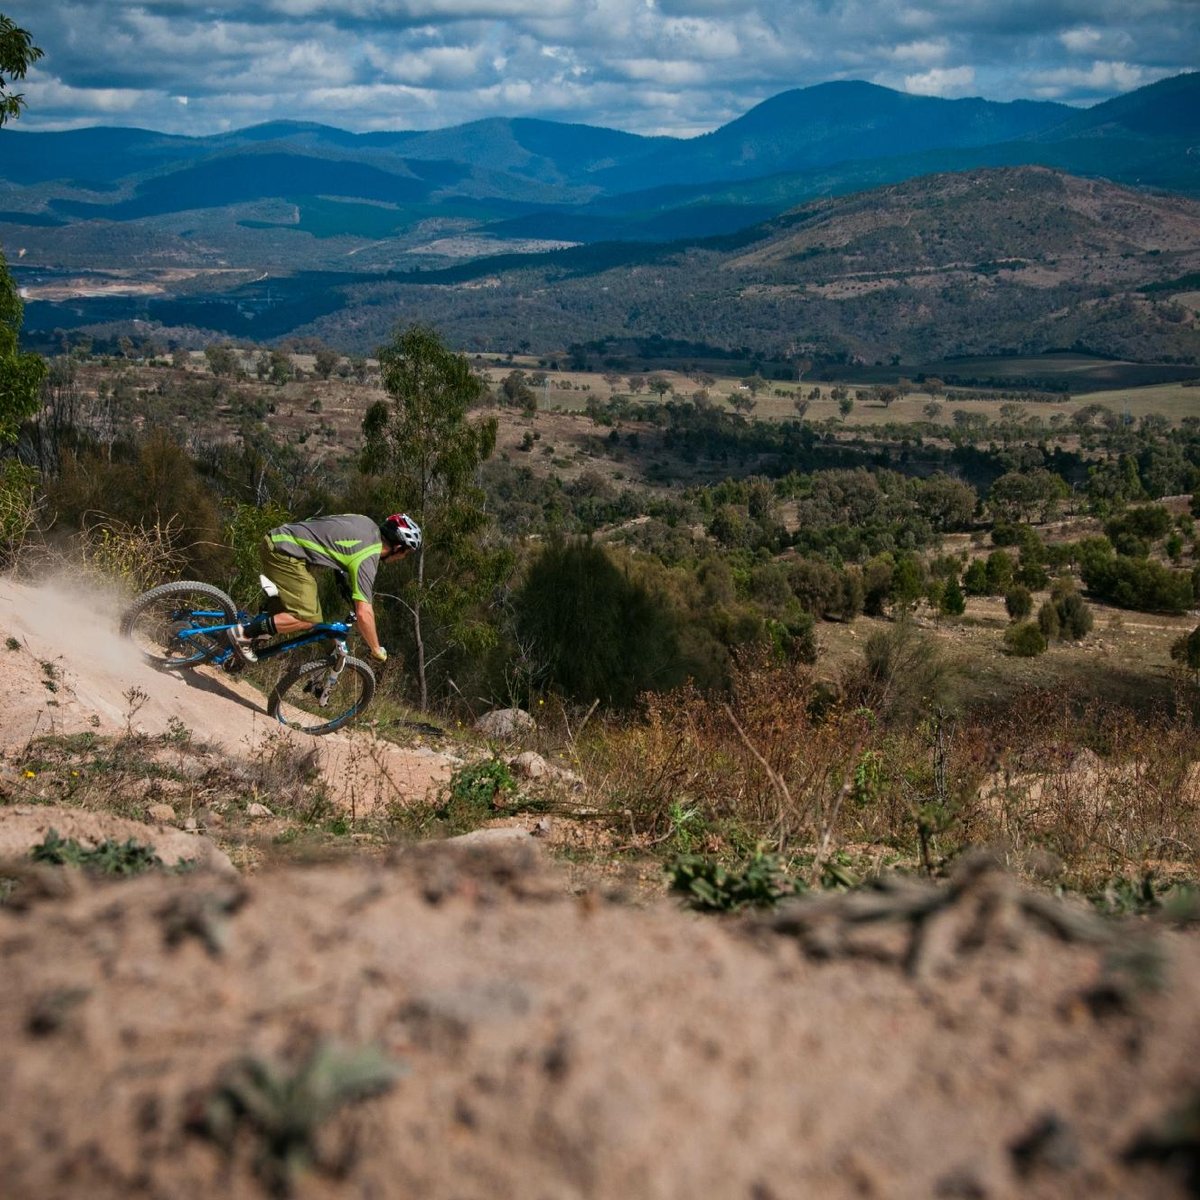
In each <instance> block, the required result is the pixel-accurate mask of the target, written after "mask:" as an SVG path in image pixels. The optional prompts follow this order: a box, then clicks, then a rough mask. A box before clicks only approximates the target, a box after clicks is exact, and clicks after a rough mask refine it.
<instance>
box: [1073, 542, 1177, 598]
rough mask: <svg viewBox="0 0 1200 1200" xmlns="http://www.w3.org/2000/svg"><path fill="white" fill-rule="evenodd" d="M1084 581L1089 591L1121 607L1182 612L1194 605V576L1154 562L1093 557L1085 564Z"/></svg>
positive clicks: (1128, 558)
mask: <svg viewBox="0 0 1200 1200" xmlns="http://www.w3.org/2000/svg"><path fill="white" fill-rule="evenodd" d="M1083 581H1084V583H1085V584H1086V585H1087V588H1088V590H1089V591H1091V592H1093V593H1095V595H1097V596H1099V597H1100V599H1102V600H1107V601H1108V602H1109V603H1110V604H1115V605H1117V607H1119V608H1132V609H1136V610H1137V611H1139V612H1164V613H1182V612H1187V610H1188V609H1189V608H1191V606H1192V601H1193V592H1192V576H1191V574H1190V573H1189V572H1186V571H1172V570H1170V569H1169V568H1168V567H1164V566H1163V565H1162V563H1158V562H1154V561H1152V560H1151V559H1144V558H1130V557H1128V556H1126V555H1121V554H1112V553H1110V554H1108V555H1100V554H1095V555H1089V556H1088V557H1087V559H1086V560H1085V561H1084V562H1083Z"/></svg>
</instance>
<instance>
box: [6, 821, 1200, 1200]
mask: <svg viewBox="0 0 1200 1200" xmlns="http://www.w3.org/2000/svg"><path fill="white" fill-rule="evenodd" d="M13 870H16V871H17V874H16V875H15V876H13V878H14V879H15V880H16V882H15V885H14V884H9V885H7V886H8V888H9V896H8V899H7V901H6V902H5V903H4V904H3V905H0V1039H2V1044H3V1046H4V1054H3V1055H2V1056H0V1097H3V1104H4V1112H5V1119H4V1121H3V1122H0V1180H2V1181H3V1183H2V1186H0V1191H2V1192H3V1194H4V1195H6V1196H14V1197H33V1196H37V1197H88V1198H89V1200H91V1198H104V1197H112V1198H114V1200H115V1198H117V1197H121V1198H126V1197H142V1196H145V1197H169V1198H171V1200H185V1198H188V1197H197V1198H199V1197H205V1198H208V1197H212V1196H216V1195H223V1196H230V1197H255V1196H261V1195H288V1194H290V1195H295V1196H300V1197H322V1198H325V1197H351V1196H353V1197H379V1198H390V1197H422V1198H424V1200H441V1198H445V1200H451V1198H453V1200H471V1198H475V1197H478V1198H496V1197H504V1198H512V1200H574V1198H576V1197H578V1198H585V1197H587V1198H591V1197H596V1198H601V1197H603V1198H612V1200H631V1198H636V1200H641V1198H647V1200H657V1198H664V1200H665V1198H683V1197H695V1196H708V1197H714V1198H715V1200H725V1198H744V1200H784V1198H791V1197H823V1198H824V1197H863V1196H867V1197H871V1196H878V1197H922V1198H928V1197H988V1198H991V1197H997V1198H998V1197H1018V1196H1020V1197H1058V1196H1062V1197H1079V1196H1111V1197H1163V1196H1174V1195H1180V1196H1182V1195H1186V1194H1188V1187H1189V1185H1190V1179H1191V1177H1190V1176H1189V1172H1194V1171H1195V1169H1196V1163H1197V1160H1196V1157H1195V1156H1196V1152H1197V1144H1198V1143H1197V1136H1198V1133H1200V1130H1198V1128H1197V1126H1198V1124H1200V1122H1198V1120H1197V1117H1196V1109H1195V1101H1196V1098H1197V1094H1198V1089H1200V1010H1198V1007H1197V1004H1196V996H1197V994H1200V993H1198V988H1200V956H1198V953H1197V946H1196V944H1194V943H1193V942H1190V941H1188V940H1187V939H1185V938H1183V937H1181V936H1179V935H1174V934H1170V933H1159V934H1156V935H1155V936H1154V937H1153V939H1152V938H1151V937H1150V936H1149V935H1148V934H1147V933H1146V932H1145V930H1144V929H1143V930H1141V931H1139V930H1132V931H1118V932H1116V933H1112V932H1110V931H1109V930H1108V929H1107V928H1106V927H1103V926H1101V925H1099V924H1098V923H1097V922H1095V921H1094V920H1093V919H1092V918H1091V917H1090V916H1088V915H1087V914H1084V913H1081V912H1079V911H1076V910H1070V911H1068V910H1063V909H1059V908H1057V907H1056V906H1055V905H1053V904H1050V903H1049V902H1048V901H1046V900H1045V899H1044V898H1034V899H1032V900H1028V899H1027V898H1026V897H1025V896H1024V895H1023V894H1022V893H1020V892H1018V891H1017V890H1016V888H1015V886H1014V885H1012V884H1011V883H1009V882H1008V881H1007V880H1006V879H1005V878H1004V877H1002V876H999V875H997V874H996V873H995V872H991V871H986V870H981V869H976V870H975V871H973V872H969V873H967V874H966V875H964V876H962V877H960V878H959V880H958V881H957V882H956V883H955V884H954V885H953V886H951V887H949V888H942V889H940V890H935V889H932V888H925V887H922V886H919V885H913V884H908V885H900V884H897V885H890V886H887V887H884V888H881V889H878V890H875V891H865V892H857V893H851V894H847V895H845V896H842V897H834V898H829V897H823V898H819V899H817V900H814V901H807V902H804V901H802V902H800V903H799V905H797V906H796V907H794V908H791V909H788V910H781V911H780V912H779V913H776V914H772V915H771V916H769V917H766V918H749V919H738V920H727V921H721V920H715V919H713V918H709V917H698V916H694V915H690V914H687V913H684V912H681V911H679V910H677V909H675V908H673V907H670V906H668V905H666V904H663V905H662V906H660V907H654V908H650V909H638V908H633V907H630V906H629V905H627V904H625V903H623V902H621V901H620V900H619V899H617V898H606V897H603V896H598V895H593V896H586V897H575V896H569V895H567V894H565V889H564V886H563V882H562V880H561V879H560V878H559V877H558V876H557V874H556V873H555V872H553V871H552V870H551V869H550V868H548V867H547V866H546V865H544V863H543V862H542V861H541V859H540V857H539V855H538V853H537V851H536V850H535V849H533V848H532V847H531V846H529V845H527V844H523V845H511V846H500V847H472V846H469V845H468V846H465V847H462V846H452V845H442V846H434V847H424V848H421V849H419V850H411V851H408V852H406V853H405V854H403V855H402V856H399V857H398V858H397V859H396V860H395V861H393V862H391V863H389V864H386V865H382V866H381V865H378V864H376V865H344V864H339V865H328V866H316V867H307V868H292V869H288V870H280V871H278V872H275V873H266V874H263V875H260V876H257V877H255V878H253V879H248V880H239V879H231V878H229V877H227V876H219V875H214V874H210V873H206V872H193V873H190V874H186V875H178V876H171V875H162V874H158V875H153V876H142V877H139V878H137V879H135V880H132V881H129V882H125V883H121V884H104V883H99V882H91V881H88V880H86V879H84V878H83V877H81V876H77V875H75V876H72V877H71V878H72V882H71V884H70V886H61V879H62V877H61V876H55V877H53V878H54V879H57V880H59V881H60V882H59V884H55V883H53V882H51V877H50V876H48V875H47V874H46V873H45V870H38V871H32V870H30V869H29V868H28V867H23V868H13ZM46 870H48V869H46ZM3 874H4V871H3V870H0V875H3ZM1189 1105H1190V1106H1192V1107H1191V1108H1190V1109H1189ZM1192 1181H1194V1180H1192Z"/></svg>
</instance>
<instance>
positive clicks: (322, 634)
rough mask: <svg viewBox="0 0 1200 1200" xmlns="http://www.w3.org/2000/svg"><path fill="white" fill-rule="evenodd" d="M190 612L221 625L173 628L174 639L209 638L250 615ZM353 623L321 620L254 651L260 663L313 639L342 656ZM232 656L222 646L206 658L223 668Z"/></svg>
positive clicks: (231, 650) (229, 651)
mask: <svg viewBox="0 0 1200 1200" xmlns="http://www.w3.org/2000/svg"><path fill="white" fill-rule="evenodd" d="M191 615H192V616H193V617H196V618H204V617H211V618H213V620H215V621H221V624H218V625H197V626H195V627H194V628H192V629H180V630H177V631H176V634H175V636H176V637H177V638H179V639H181V640H182V639H184V638H189V637H211V636H212V635H213V634H214V633H226V632H227V631H228V630H230V629H232V628H233V627H234V625H244V624H245V623H246V622H247V621H249V620H250V614H249V613H247V612H242V611H240V610H239V612H238V615H237V620H236V621H223V620H222V618H223V617H224V616H225V614H224V613H223V612H217V611H211V610H202V609H193V610H192V612H191ZM353 624H354V618H353V617H351V618H349V619H348V620H346V621H322V622H321V623H320V624H319V625H314V626H313V627H312V628H311V629H306V630H304V632H303V633H297V634H295V635H294V636H293V637H290V638H288V639H286V640H285V641H282V642H278V643H276V644H275V645H274V646H264V647H263V648H262V649H261V650H256V651H255V654H256V655H257V657H258V661H259V662H264V661H266V660H267V659H270V658H277V657H278V656H279V655H281V654H287V653H288V652H289V651H291V650H298V649H299V648H300V647H301V646H311V645H312V644H313V643H314V642H330V641H331V642H333V643H335V646H336V647H337V648H338V649H340V651H341V654H340V657H344V656H345V655H346V654H348V653H349V648H348V647H347V645H346V638H347V637H348V636H349V633H350V629H351V627H352V626H353ZM233 657H234V652H233V648H232V647H226V648H225V649H223V650H222V651H221V652H220V654H216V655H214V656H213V657H212V658H211V659H209V661H210V662H212V663H214V664H215V665H217V666H220V667H223V666H225V664H226V663H227V662H229V660H230V659H231V658H233ZM239 661H240V660H239Z"/></svg>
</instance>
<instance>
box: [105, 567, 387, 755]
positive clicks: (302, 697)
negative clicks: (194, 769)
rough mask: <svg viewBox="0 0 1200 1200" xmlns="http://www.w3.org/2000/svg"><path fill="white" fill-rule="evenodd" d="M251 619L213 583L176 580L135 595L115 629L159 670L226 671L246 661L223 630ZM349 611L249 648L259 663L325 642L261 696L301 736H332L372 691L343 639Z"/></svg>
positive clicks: (366, 671)
mask: <svg viewBox="0 0 1200 1200" xmlns="http://www.w3.org/2000/svg"><path fill="white" fill-rule="evenodd" d="M249 619H250V614H248V613H246V612H242V611H239V610H238V608H237V606H236V605H235V604H234V603H233V601H232V600H231V599H230V598H229V596H227V595H226V594H225V593H224V592H223V591H221V589H220V588H217V587H213V586H212V584H209V583H197V582H195V581H192V580H183V581H181V582H179V583H164V584H163V585H162V586H161V587H156V588H151V589H150V591H148V592H144V593H143V594H142V595H140V596H139V597H138V598H137V599H136V600H135V601H134V602H133V603H132V604H131V605H130V606H129V607H128V608H127V609H126V610H125V612H124V614H123V615H122V617H121V634H122V636H123V637H126V638H128V639H129V640H130V641H131V642H133V644H134V645H135V646H136V647H137V649H138V650H139V651H140V653H141V655H142V658H144V659H145V660H146V662H148V663H150V664H151V665H152V666H154V667H158V668H159V669H161V670H168V671H177V670H181V669H184V668H189V667H198V666H200V664H201V663H212V664H213V665H214V666H219V667H221V668H222V669H223V670H225V671H228V672H230V673H233V672H236V671H240V670H241V669H242V668H243V666H244V665H245V664H244V663H243V661H242V659H241V657H240V656H239V655H238V654H237V653H236V652H235V651H234V649H233V647H232V646H231V645H230V644H229V638H228V632H229V630H230V629H231V628H232V627H233V626H234V625H237V624H243V623H244V622H246V621H248V620H249ZM353 625H354V615H353V614H351V615H350V616H349V617H348V618H347V619H346V620H345V621H330V622H327V623H324V624H321V625H314V626H313V627H312V629H309V630H306V631H305V632H303V633H298V634H296V635H295V636H293V637H290V638H286V639H285V640H283V641H280V642H274V643H270V644H267V645H264V646H262V647H261V648H259V647H255V653H256V655H257V656H258V660H259V662H265V661H267V660H269V659H272V658H277V657H279V656H280V655H282V654H290V653H291V652H292V651H294V650H299V649H300V648H301V647H303V646H312V645H317V644H325V645H328V647H329V651H328V653H327V655H326V656H325V657H324V658H319V659H314V660H310V661H308V662H301V663H296V664H295V665H293V666H289V667H288V668H287V669H286V670H285V671H284V673H283V675H282V676H281V677H280V679H279V682H278V683H277V684H276V685H275V687H274V688H273V690H272V691H271V694H270V696H269V697H268V699H267V712H268V713H269V714H270V715H271V716H272V717H274V718H275V719H276V720H277V721H279V723H280V724H281V725H286V726H287V727H288V728H290V729H297V730H300V731H301V732H303V733H311V734H322V733H332V732H333V731H334V730H335V729H340V728H341V727H342V726H343V725H345V724H347V723H348V722H350V721H353V720H354V719H355V718H356V717H358V716H360V715H361V714H362V712H363V710H364V709H365V708H366V707H367V705H368V704H370V703H371V700H372V699H373V697H374V695H375V672H374V671H372V670H371V668H370V667H369V666H368V665H367V664H366V663H365V662H363V661H362V660H361V659H359V658H354V657H353V656H352V655H351V654H350V651H349V647H348V646H347V644H346V638H347V637H348V635H349V633H350V630H351V628H352V627H353Z"/></svg>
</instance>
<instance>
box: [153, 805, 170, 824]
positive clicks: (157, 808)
mask: <svg viewBox="0 0 1200 1200" xmlns="http://www.w3.org/2000/svg"><path fill="white" fill-rule="evenodd" d="M146 816H148V817H149V818H150V820H152V821H158V822H159V823H160V824H165V823H166V822H167V821H173V820H175V810H174V809H173V808H172V807H171V806H170V805H169V804H152V805H150V807H149V808H148V809H146Z"/></svg>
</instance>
